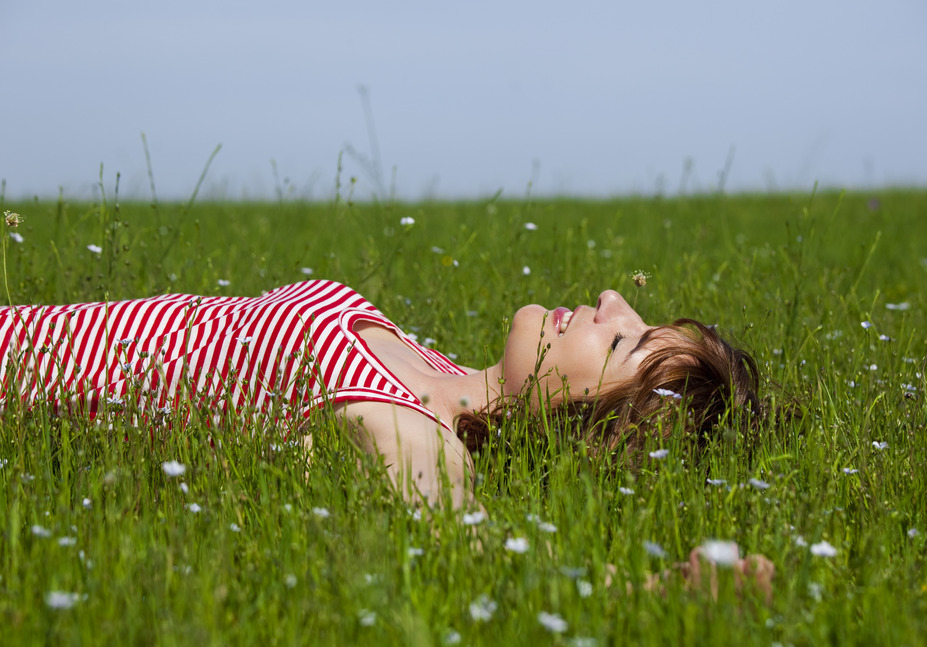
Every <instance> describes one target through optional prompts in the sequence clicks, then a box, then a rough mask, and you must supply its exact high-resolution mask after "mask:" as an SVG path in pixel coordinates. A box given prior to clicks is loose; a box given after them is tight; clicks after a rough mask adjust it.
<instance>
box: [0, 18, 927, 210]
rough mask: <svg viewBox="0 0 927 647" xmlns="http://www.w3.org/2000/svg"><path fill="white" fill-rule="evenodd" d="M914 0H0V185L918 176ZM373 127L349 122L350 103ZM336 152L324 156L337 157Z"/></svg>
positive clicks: (268, 188) (308, 195) (160, 192)
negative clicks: (875, 0)
mask: <svg viewBox="0 0 927 647" xmlns="http://www.w3.org/2000/svg"><path fill="white" fill-rule="evenodd" d="M924 34H927V3H925V2H924V1H923V0H885V1H882V2H878V3H876V2H872V1H871V0H818V1H815V0H800V1H798V0H783V1H779V2H762V3H757V2H750V1H749V0H706V1H705V2H697V3H696V2H689V1H683V0H654V1H648V2H623V1H615V0H612V1H611V2H592V1H587V0H574V1H571V2H569V3H568V2H562V1H559V2H554V1H550V0H534V1H532V2H522V1H520V0H513V1H510V2H506V1H505V0H494V1H492V2H487V1H483V0H472V1H470V2H465V3H462V2H457V3H453V4H451V3H444V2H438V1H435V0H431V1H429V2H424V1H408V2H404V1H399V0H397V1H396V2H389V3H384V2H382V0H352V1H351V2H324V3H321V2H316V1H314V0H309V1H306V0H303V1H297V0H265V1H263V2H253V1H249V2H239V1H238V0H221V1H216V0H159V1H158V2H147V3H142V2H135V1H133V0H118V1H115V0H85V1H83V2H73V1H70V0H67V1H66V0H5V1H4V2H3V3H2V4H0V88H2V90H0V180H3V181H5V183H6V184H5V195H6V197H7V198H8V199H16V198H23V197H31V196H33V195H38V196H42V197H55V196H57V195H58V192H59V190H61V191H62V192H63V193H64V195H65V197H67V198H72V199H83V198H91V197H94V196H95V195H96V191H98V188H97V187H98V185H99V183H100V179H101V167H102V181H103V186H104V187H105V189H106V190H107V192H110V193H111V192H112V191H113V190H114V188H115V183H116V175H117V173H118V174H119V176H120V181H119V192H120V197H136V198H140V199H149V198H150V197H151V196H152V187H151V184H152V182H151V180H150V178H149V173H148V165H147V163H146V155H145V145H144V144H143V134H144V142H147V150H148V154H149V157H150V167H151V175H152V177H153V179H154V187H155V188H154V193H155V195H156V196H157V197H158V199H161V200H186V199H188V198H189V197H190V196H191V195H192V193H193V191H194V188H195V187H196V185H197V181H198V180H199V178H200V175H201V173H202V172H203V170H204V167H205V166H206V164H207V160H209V159H210V156H211V154H212V153H213V151H214V150H215V149H216V147H217V146H219V145H221V149H220V150H219V152H218V153H217V154H216V155H215V157H214V159H213V161H212V163H211V165H210V166H209V169H208V173H207V174H206V177H205V180H204V181H203V185H202V189H201V191H200V194H199V195H200V196H201V197H202V196H206V197H212V198H224V199H233V200H237V199H276V198H277V197H279V196H281V195H283V196H284V197H286V198H288V199H296V198H300V199H315V200H327V199H330V198H331V197H332V196H333V194H334V193H333V192H334V190H335V189H334V187H335V186H336V182H339V180H340V184H341V186H342V192H343V193H345V194H347V192H348V191H349V190H351V189H350V187H351V182H350V180H351V178H352V177H353V178H356V184H355V185H354V188H353V192H354V197H355V198H357V199H371V198H373V197H374V196H378V197H380V198H385V197H387V196H388V195H390V194H392V195H395V196H396V197H399V198H402V199H407V200H418V199H430V198H452V199H457V198H474V199H476V198H485V197H489V196H493V195H495V194H496V193H497V192H499V191H501V192H502V195H503V196H505V197H509V198H521V197H523V196H524V195H525V194H526V192H527V191H530V192H531V193H532V194H533V195H551V196H553V195H571V196H590V197H608V196H614V195H624V194H629V193H630V194H653V193H663V194H667V195H672V194H678V193H692V192H710V191H716V190H718V189H723V190H726V191H771V190H799V191H802V190H808V191H810V190H811V189H812V187H813V186H814V184H815V183H816V182H817V183H818V184H819V185H820V186H823V187H833V188H848V189H864V190H865V189H871V188H877V187H882V186H897V185H900V186H924V185H927V38H925V37H924ZM371 126H372V127H371ZM339 159H340V169H341V170H340V171H339Z"/></svg>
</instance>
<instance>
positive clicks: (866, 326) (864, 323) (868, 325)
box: [859, 321, 872, 330]
mask: <svg viewBox="0 0 927 647" xmlns="http://www.w3.org/2000/svg"><path fill="white" fill-rule="evenodd" d="M859 325H860V326H862V327H863V328H864V329H866V330H869V329H870V328H872V322H871V321H861V322H860V323H859Z"/></svg>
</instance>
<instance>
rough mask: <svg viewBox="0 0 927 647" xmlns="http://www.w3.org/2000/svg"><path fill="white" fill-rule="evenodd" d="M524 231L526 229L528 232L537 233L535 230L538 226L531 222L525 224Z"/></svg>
mask: <svg viewBox="0 0 927 647" xmlns="http://www.w3.org/2000/svg"><path fill="white" fill-rule="evenodd" d="M525 229H527V230H528V231H537V230H538V226H537V225H536V224H534V223H533V222H526V223H525Z"/></svg>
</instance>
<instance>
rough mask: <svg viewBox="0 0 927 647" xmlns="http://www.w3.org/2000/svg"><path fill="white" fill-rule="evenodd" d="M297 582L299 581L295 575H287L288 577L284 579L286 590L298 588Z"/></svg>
mask: <svg viewBox="0 0 927 647" xmlns="http://www.w3.org/2000/svg"><path fill="white" fill-rule="evenodd" d="M296 581H297V580H296V576H295V575H293V574H292V573H287V575H286V577H284V578H283V584H284V585H285V586H286V588H288V589H292V588H295V587H296Z"/></svg>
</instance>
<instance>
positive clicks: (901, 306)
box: [885, 301, 911, 311]
mask: <svg viewBox="0 0 927 647" xmlns="http://www.w3.org/2000/svg"><path fill="white" fill-rule="evenodd" d="M910 307H911V304H910V303H908V302H907V301H902V302H901V303H886V304H885V309H886V310H902V311H903V310H907V309H908V308H910Z"/></svg>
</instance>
